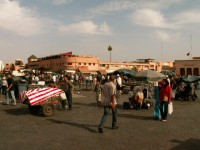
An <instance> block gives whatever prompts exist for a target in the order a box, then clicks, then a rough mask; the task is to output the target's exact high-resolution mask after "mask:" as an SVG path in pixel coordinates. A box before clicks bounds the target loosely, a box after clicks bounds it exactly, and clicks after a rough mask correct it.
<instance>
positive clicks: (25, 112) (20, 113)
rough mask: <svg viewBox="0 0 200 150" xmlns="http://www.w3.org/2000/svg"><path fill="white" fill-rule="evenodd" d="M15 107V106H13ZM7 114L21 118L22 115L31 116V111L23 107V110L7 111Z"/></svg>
mask: <svg viewBox="0 0 200 150" xmlns="http://www.w3.org/2000/svg"><path fill="white" fill-rule="evenodd" d="M13 107H15V106H13ZM4 111H5V112H6V113H7V114H10V115H15V116H20V115H28V114H30V111H29V110H28V108H25V107H22V108H15V109H5V110H4Z"/></svg>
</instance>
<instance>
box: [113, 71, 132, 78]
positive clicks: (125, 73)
mask: <svg viewBox="0 0 200 150" xmlns="http://www.w3.org/2000/svg"><path fill="white" fill-rule="evenodd" d="M114 74H115V75H116V74H120V75H125V76H128V77H133V76H135V72H134V71H133V70H129V69H119V70H115V71H114Z"/></svg>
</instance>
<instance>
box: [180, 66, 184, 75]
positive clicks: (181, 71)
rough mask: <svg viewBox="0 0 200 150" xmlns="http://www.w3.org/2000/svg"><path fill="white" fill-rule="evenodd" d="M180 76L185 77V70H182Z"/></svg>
mask: <svg viewBox="0 0 200 150" xmlns="http://www.w3.org/2000/svg"><path fill="white" fill-rule="evenodd" d="M180 75H181V76H184V75H185V68H180Z"/></svg>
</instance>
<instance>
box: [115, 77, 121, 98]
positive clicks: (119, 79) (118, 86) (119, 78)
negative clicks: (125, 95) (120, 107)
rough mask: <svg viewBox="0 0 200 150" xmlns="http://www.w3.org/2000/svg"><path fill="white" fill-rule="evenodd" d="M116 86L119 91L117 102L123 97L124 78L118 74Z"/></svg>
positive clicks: (117, 92)
mask: <svg viewBox="0 0 200 150" xmlns="http://www.w3.org/2000/svg"><path fill="white" fill-rule="evenodd" d="M116 85H117V91H116V98H117V101H118V100H119V98H120V96H121V92H122V91H121V88H122V78H121V77H120V75H119V74H117V78H116Z"/></svg>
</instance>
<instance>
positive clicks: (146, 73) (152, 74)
mask: <svg viewBox="0 0 200 150" xmlns="http://www.w3.org/2000/svg"><path fill="white" fill-rule="evenodd" d="M134 78H135V80H137V81H158V80H161V79H163V78H165V75H164V74H162V73H159V72H157V71H153V70H143V71H139V72H136V74H135V77H134Z"/></svg>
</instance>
